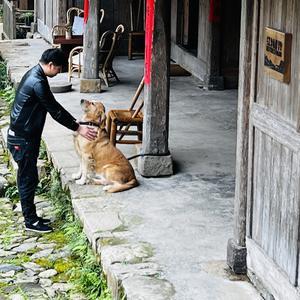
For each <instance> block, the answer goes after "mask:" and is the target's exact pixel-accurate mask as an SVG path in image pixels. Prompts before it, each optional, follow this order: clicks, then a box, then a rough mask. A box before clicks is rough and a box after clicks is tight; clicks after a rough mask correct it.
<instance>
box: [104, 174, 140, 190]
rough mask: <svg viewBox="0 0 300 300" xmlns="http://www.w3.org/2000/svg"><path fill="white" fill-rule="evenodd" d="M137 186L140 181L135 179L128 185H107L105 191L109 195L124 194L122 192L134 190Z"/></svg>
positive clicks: (127, 183) (115, 183)
mask: <svg viewBox="0 0 300 300" xmlns="http://www.w3.org/2000/svg"><path fill="white" fill-rule="evenodd" d="M136 186H138V181H137V180H136V178H133V179H131V180H130V181H128V182H126V183H117V182H114V183H113V184H110V185H106V186H105V187H104V188H103V190H105V191H107V192H108V193H117V192H122V191H126V190H129V189H132V188H134V187H136Z"/></svg>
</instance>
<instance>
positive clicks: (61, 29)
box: [51, 7, 104, 41]
mask: <svg viewBox="0 0 300 300" xmlns="http://www.w3.org/2000/svg"><path fill="white" fill-rule="evenodd" d="M75 16H76V17H82V18H83V10H82V9H80V8H78V7H71V8H69V9H68V10H67V23H66V24H58V25H54V26H53V28H52V31H51V36H52V41H54V39H55V36H65V35H66V32H68V31H70V34H72V27H73V22H74V18H75ZM103 18H104V9H100V24H101V23H102V21H103ZM82 31H83V28H82Z"/></svg>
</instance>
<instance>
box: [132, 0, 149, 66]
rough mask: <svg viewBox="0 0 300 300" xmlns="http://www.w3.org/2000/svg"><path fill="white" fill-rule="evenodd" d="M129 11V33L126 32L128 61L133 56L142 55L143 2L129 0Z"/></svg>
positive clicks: (143, 38) (143, 34) (143, 36)
mask: <svg viewBox="0 0 300 300" xmlns="http://www.w3.org/2000/svg"><path fill="white" fill-rule="evenodd" d="M129 5H130V6H129V10H130V31H129V32H128V59H129V60H131V59H132V57H133V56H135V55H143V54H144V40H145V31H144V14H145V1H142V0H131V1H130V4H129Z"/></svg>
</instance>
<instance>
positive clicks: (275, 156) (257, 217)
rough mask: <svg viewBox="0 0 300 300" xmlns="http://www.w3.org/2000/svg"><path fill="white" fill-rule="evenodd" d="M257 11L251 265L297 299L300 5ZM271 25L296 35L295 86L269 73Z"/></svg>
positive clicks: (275, 289) (281, 0) (278, 294)
mask: <svg viewBox="0 0 300 300" xmlns="http://www.w3.org/2000/svg"><path fill="white" fill-rule="evenodd" d="M256 8H257V18H256V21H257V22H254V24H253V32H254V39H253V41H254V44H255V45H256V42H258V43H257V48H256V47H255V50H254V51H253V54H254V55H253V60H252V63H253V64H254V65H255V67H254V68H253V70H254V71H253V72H252V73H253V79H252V87H253V88H252V94H253V95H252V99H253V103H252V105H251V108H250V143H249V145H250V151H249V154H250V155H249V158H250V159H249V164H250V165H249V177H248V178H249V184H248V218H247V241H246V245H247V267H248V271H249V274H250V275H251V274H253V273H254V274H255V277H256V278H258V280H259V281H260V282H261V283H263V285H264V286H265V287H266V288H267V290H268V291H270V293H271V294H273V296H274V298H275V299H282V300H283V299H284V300H285V299H289V300H294V299H295V300H296V299H300V290H299V279H300V275H299V274H300V269H299V243H300V239H299V234H300V232H299V224H300V222H299V211H300V205H299V204H300V201H299V188H300V184H299V183H300V180H299V179H300V157H299V154H300V153H299V151H300V130H299V120H300V113H299V112H300V59H299V54H300V23H299V19H300V1H298V0H276V1H275V0H260V1H259V0H256ZM266 27H271V28H274V29H276V30H280V31H282V32H285V33H291V34H292V42H291V55H290V57H291V76H290V82H289V83H284V82H282V81H280V80H278V79H274V78H273V77H272V76H270V74H268V73H266V69H265V67H264V62H265V54H264V53H265V48H266ZM252 277H253V276H252ZM253 278H254V277H253Z"/></svg>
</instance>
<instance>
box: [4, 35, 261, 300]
mask: <svg viewBox="0 0 300 300" xmlns="http://www.w3.org/2000/svg"><path fill="white" fill-rule="evenodd" d="M48 46H49V45H47V44H46V43H45V42H44V41H43V40H18V41H14V42H0V52H1V56H2V57H3V58H4V59H7V61H8V64H9V67H10V75H11V77H12V80H13V81H14V82H18V81H19V80H20V78H21V75H22V74H23V73H24V72H25V71H26V70H27V69H28V68H29V67H31V66H32V65H34V64H35V63H36V62H37V61H38V58H39V56H40V55H41V53H42V51H43V50H44V49H46V48H47V47H48ZM115 70H116V72H117V74H118V76H119V78H120V79H121V81H122V82H121V83H120V84H117V85H114V86H112V87H110V88H105V87H104V88H103V92H102V93H100V94H80V93H79V81H78V79H75V80H73V91H72V92H69V93H65V94H56V95H55V96H56V98H57V100H58V101H59V102H60V103H61V104H62V105H63V106H64V107H65V108H67V109H68V110H69V111H70V112H71V113H72V114H73V115H74V116H76V117H78V118H80V116H81V110H80V106H79V101H80V99H81V98H87V99H96V100H101V101H102V102H103V103H104V105H105V106H106V108H107V110H109V109H110V108H123V107H124V108H127V107H128V106H129V102H130V99H131V97H132V95H133V94H134V91H135V89H136V87H137V85H138V82H139V79H140V78H141V77H142V74H143V61H142V60H134V61H128V60H127V59H126V58H118V59H117V60H116V61H115ZM57 79H64V80H66V74H60V75H59V76H58V77H57V78H56V80H57ZM198 85H199V83H198V82H197V81H196V80H195V79H193V78H191V77H172V78H171V101H170V139H169V141H170V151H171V154H172V156H173V158H174V162H175V175H174V176H171V177H167V178H148V179H147V178H143V177H141V176H139V175H138V174H137V177H138V180H139V182H140V186H139V187H137V188H135V189H132V190H129V191H126V192H122V193H118V194H113V195H108V194H105V193H104V192H103V191H102V188H101V187H99V186H94V185H86V186H77V185H75V184H74V182H72V181H71V174H72V173H73V172H74V171H76V169H77V168H78V166H79V160H78V158H77V156H76V154H75V151H74V148H73V143H72V132H70V131H69V130H67V129H65V128H63V127H62V126H60V125H59V124H57V123H56V122H55V121H53V120H52V119H51V117H49V118H48V119H47V123H46V127H45V130H44V136H43V138H44V140H45V142H46V144H47V147H48V150H49V153H50V154H51V157H52V159H53V162H54V165H55V166H56V167H57V168H59V169H60V170H61V174H62V181H63V183H64V184H65V185H66V186H68V188H69V189H70V192H71V197H72V201H73V206H74V210H75V212H76V214H77V215H78V216H79V218H80V219H81V221H82V223H83V226H84V230H85V232H86V234H87V236H88V238H89V240H90V241H91V243H92V245H93V247H94V249H95V250H96V251H97V252H98V253H101V264H102V266H103V269H104V271H105V273H106V274H107V277H108V283H109V285H110V286H111V288H112V290H113V294H114V295H115V298H116V299H119V298H118V297H119V296H120V295H121V294H122V293H125V294H126V295H127V299H129V300H137V299H145V300H156V299H176V300H206V299H207V300H208V299H209V300H217V299H220V300H225V299H226V300H235V299H236V300H242V299H245V300H246V299H260V297H259V295H258V293H257V292H256V290H255V289H254V288H253V287H252V285H251V284H250V283H249V282H248V281H247V278H245V277H237V276H235V275H233V274H231V273H230V271H229V270H228V268H227V266H226V263H225V259H226V245H227V240H228V238H230V237H232V235H233V233H232V231H233V197H234V168H235V138H236V137H235V136H236V106H237V92H236V91H222V92H213V91H204V90H202V89H200V88H199V86H198ZM121 149H122V150H123V152H124V153H125V155H126V156H129V155H130V154H132V153H134V150H135V149H134V148H133V147H131V146H125V147H122V148H121Z"/></svg>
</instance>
